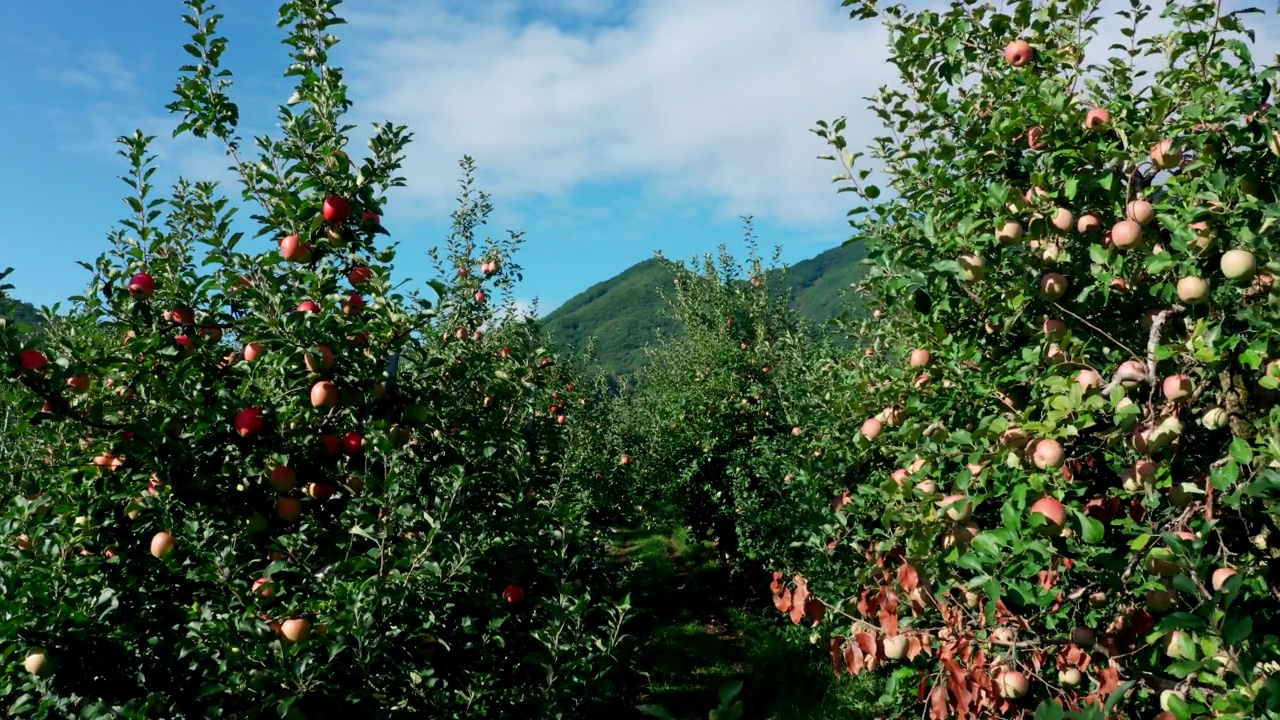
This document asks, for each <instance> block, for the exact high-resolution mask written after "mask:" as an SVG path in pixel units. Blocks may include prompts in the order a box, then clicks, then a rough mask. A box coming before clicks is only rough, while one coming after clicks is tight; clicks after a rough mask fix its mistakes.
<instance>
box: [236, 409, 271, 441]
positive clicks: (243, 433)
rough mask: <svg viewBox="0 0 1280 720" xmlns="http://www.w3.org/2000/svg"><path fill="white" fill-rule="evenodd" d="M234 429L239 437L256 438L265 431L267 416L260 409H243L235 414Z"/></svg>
mask: <svg viewBox="0 0 1280 720" xmlns="http://www.w3.org/2000/svg"><path fill="white" fill-rule="evenodd" d="M235 429H236V432H238V433H240V437H245V438H248V437H257V436H258V435H261V434H262V433H263V432H264V431H265V430H266V429H267V415H266V413H264V412H263V411H262V408H256V407H248V408H245V409H243V410H241V411H240V412H239V413H237V414H236V421H235Z"/></svg>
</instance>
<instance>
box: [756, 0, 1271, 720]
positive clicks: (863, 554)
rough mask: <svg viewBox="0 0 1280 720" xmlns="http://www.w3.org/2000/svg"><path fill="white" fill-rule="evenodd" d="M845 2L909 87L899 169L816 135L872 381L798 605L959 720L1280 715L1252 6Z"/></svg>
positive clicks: (885, 112)
mask: <svg viewBox="0 0 1280 720" xmlns="http://www.w3.org/2000/svg"><path fill="white" fill-rule="evenodd" d="M844 5H845V6H847V7H849V8H850V10H851V14H852V16H853V17H854V18H857V19H860V20H867V19H870V18H878V19H879V21H880V22H883V23H884V25H885V27H886V28H887V30H888V35H889V51H890V61H891V62H892V64H893V65H894V67H895V68H897V70H898V79H897V82H895V83H894V84H893V85H890V86H886V87H883V88H881V89H880V91H879V92H878V93H877V94H876V95H875V96H874V97H871V98H869V101H870V103H871V107H872V108H873V109H874V112H875V113H876V115H877V116H878V117H879V118H880V119H881V120H882V121H883V123H884V128H883V130H882V131H881V132H880V133H878V134H877V136H876V137H875V138H874V140H873V141H872V142H871V145H870V148H869V151H867V152H865V153H864V152H860V151H857V150H855V149H854V148H852V147H850V144H849V140H848V138H847V132H848V130H849V124H848V121H847V120H845V119H839V120H835V121H830V122H822V123H819V125H818V127H817V128H816V129H815V132H816V133H817V134H818V135H820V136H821V137H822V138H823V139H824V140H825V141H826V142H827V143H829V144H830V146H831V154H830V155H828V156H826V157H827V159H829V160H832V161H834V162H835V163H836V164H837V165H838V166H839V167H840V170H839V174H838V175H837V177H836V180H837V182H838V183H839V185H840V190H841V191H843V192H850V193H852V194H853V195H854V196H856V197H857V198H859V200H860V201H861V202H860V203H859V206H858V207H856V208H855V209H854V210H853V211H851V213H850V215H851V221H850V222H851V225H852V226H853V227H854V228H855V232H856V235H857V237H858V238H859V239H860V241H862V242H865V243H867V246H868V251H869V258H870V266H869V273H870V274H869V277H868V280H867V282H866V283H865V292H866V293H867V294H868V299H867V306H868V307H873V308H879V310H877V311H876V312H875V314H874V316H873V317H872V318H870V319H868V320H867V321H866V322H865V323H864V325H863V327H862V328H861V330H860V332H858V333H857V334H855V336H854V338H853V339H854V340H855V343H857V344H858V345H859V346H860V347H867V348H869V349H872V350H873V351H874V353H875V355H874V357H873V358H871V359H868V360H867V361H866V364H865V366H864V367H863V368H861V370H860V372H861V373H862V374H863V376H864V377H863V380H862V381H861V382H853V383H852V384H851V387H853V388H855V389H856V392H857V394H856V395H852V396H849V397H846V398H843V399H841V400H839V401H838V403H837V405H842V406H847V407H850V408H855V409H859V410H860V411H861V412H862V418H863V422H862V424H861V426H860V429H859V431H858V432H857V433H856V434H853V435H852V436H849V437H847V438H846V439H845V440H843V441H842V442H841V443H840V444H838V445H836V446H834V447H832V448H831V450H830V451H829V452H827V453H824V455H823V456H821V457H818V458H813V459H812V460H811V461H810V462H809V463H808V467H806V468H804V469H803V470H802V471H801V472H800V473H798V475H797V482H799V483H804V484H808V485H810V486H812V487H815V488H818V489H821V490H824V491H826V492H827V493H828V496H829V497H830V498H833V502H832V505H831V508H830V509H828V510H827V520H826V521H825V522H824V523H822V524H821V525H819V526H817V527H814V528H813V529H812V532H810V533H809V541H808V545H809V553H808V555H807V557H806V558H805V559H804V560H803V561H801V562H797V563H791V564H788V565H786V566H784V567H783V568H782V569H785V570H786V572H785V573H784V572H782V571H781V570H780V571H779V572H778V573H777V574H776V575H775V580H774V583H773V586H772V590H773V595H774V598H775V602H776V604H777V606H778V608H779V609H780V610H784V611H786V612H789V613H791V615H792V618H793V619H796V620H797V621H800V620H804V622H805V624H806V625H816V626H817V628H818V631H819V632H820V633H821V637H822V638H823V644H824V647H825V648H826V649H827V650H828V651H829V654H830V657H831V661H832V664H833V668H834V669H835V670H836V671H837V672H850V673H861V672H866V671H874V672H880V671H882V668H884V667H888V668H892V672H893V674H894V676H895V677H896V678H898V679H900V680H901V681H902V682H904V683H908V684H909V687H910V692H911V693H913V694H915V696H916V697H918V698H919V701H920V703H921V708H920V714H921V715H922V716H925V717H931V718H935V719H937V720H942V718H949V717H956V718H988V717H990V718H994V717H1019V716H1026V717H1030V716H1032V714H1035V717H1037V718H1054V717H1063V716H1064V714H1067V713H1070V714H1071V716H1073V717H1089V718H1102V717H1130V718H1150V717H1153V716H1158V717H1160V718H1162V720H1164V719H1167V718H1180V719H1181V718H1190V717H1206V716H1210V715H1212V716H1216V717H1231V718H1258V717H1277V716H1280V677H1277V676H1276V675H1275V673H1274V669H1275V667H1276V665H1275V663H1276V662H1277V660H1280V633H1277V631H1276V628H1277V627H1280V614H1278V613H1277V610H1276V607H1277V604H1276V599H1277V596H1278V595H1280V589H1278V586H1280V583H1277V575H1276V563H1277V558H1278V557H1280V527H1278V526H1277V521H1278V519H1280V510H1278V508H1277V498H1278V495H1280V407H1278V406H1277V399H1280V395H1277V393H1276V388H1277V384H1278V382H1280V360H1277V358H1280V335H1278V334H1277V330H1276V328H1277V327H1280V325H1278V321H1280V298H1277V296H1276V294H1275V293H1274V292H1273V285H1274V273H1275V272H1276V271H1277V270H1280V238H1278V237H1277V234H1276V228H1277V225H1276V220H1277V217H1278V216H1280V204H1277V202H1276V200H1277V195H1276V192H1277V188H1278V183H1280V159H1278V158H1280V134H1278V133H1277V131H1278V130H1280V120H1277V119H1276V117H1275V116H1274V114H1273V112H1272V110H1271V107H1270V105H1269V104H1268V102H1267V101H1268V98H1269V97H1270V95H1271V92H1272V87H1273V84H1274V82H1275V79H1276V73H1277V69H1278V67H1277V65H1276V64H1275V63H1274V61H1273V62H1271V63H1270V64H1265V63H1260V62H1258V61H1257V60H1256V59H1255V58H1254V57H1253V46H1252V44H1251V42H1250V41H1251V40H1252V39H1253V38H1254V36H1255V30H1256V29H1255V28H1251V27H1250V26H1249V25H1248V24H1247V22H1248V21H1249V20H1250V19H1251V17H1250V12H1251V11H1249V10H1247V9H1236V10H1233V9H1230V8H1228V7H1226V5H1225V4H1223V3H1217V2H1205V1H1201V0H1162V1H1161V2H1159V3H1158V6H1159V7H1158V11H1157V10H1156V9H1153V8H1152V7H1150V6H1149V5H1147V4H1146V3H1143V2H1140V0H1134V1H1133V2H1126V3H1123V4H1122V7H1119V8H1112V9H1111V10H1108V11H1105V12H1104V10H1103V9H1102V8H1100V7H1099V4H1098V3H1095V2H1086V1H1084V0H1047V1H1045V2H1030V1H1029V0H1021V1H1015V2H1009V3H998V4H992V3H988V2H983V1H978V0H972V1H968V0H966V1H965V2H957V3H953V4H951V5H950V6H948V7H945V8H939V9H931V10H911V9H909V8H908V7H906V6H904V5H901V4H885V3H879V2H875V0H845V2H844ZM877 183H879V185H878V184H877ZM881 185H883V186H884V188H885V189H884V195H885V197H883V198H882V197H881V193H882V190H881ZM856 357H857V356H855V358H856ZM833 409H835V408H833ZM833 417H834V413H833ZM826 422H831V423H835V420H834V419H829V420H827V421H826ZM849 478H856V482H853V483H850V484H846V482H847V479H849ZM815 608H819V609H820V610H821V612H817V613H815V612H814V609H815ZM904 692H905V690H904ZM1037 708H1038V710H1037Z"/></svg>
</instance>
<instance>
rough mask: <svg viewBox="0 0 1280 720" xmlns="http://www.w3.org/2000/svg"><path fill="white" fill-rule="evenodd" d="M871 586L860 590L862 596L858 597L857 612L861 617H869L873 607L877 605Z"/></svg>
mask: <svg viewBox="0 0 1280 720" xmlns="http://www.w3.org/2000/svg"><path fill="white" fill-rule="evenodd" d="M872 592H873V591H872V590H871V588H867V589H865V590H863V591H862V596H861V597H859V598H858V612H859V613H860V614H861V615H862V616H863V617H871V613H872V612H874V611H875V610H874V609H875V607H876V606H877V605H878V603H877V602H876V598H875V597H874V596H873V595H872Z"/></svg>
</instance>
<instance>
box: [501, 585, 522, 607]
mask: <svg viewBox="0 0 1280 720" xmlns="http://www.w3.org/2000/svg"><path fill="white" fill-rule="evenodd" d="M502 599H503V600H506V601H507V602H509V603H512V604H515V603H518V602H523V601H524V588H522V587H520V586H519V585H508V586H507V587H506V588H504V589H503V590H502Z"/></svg>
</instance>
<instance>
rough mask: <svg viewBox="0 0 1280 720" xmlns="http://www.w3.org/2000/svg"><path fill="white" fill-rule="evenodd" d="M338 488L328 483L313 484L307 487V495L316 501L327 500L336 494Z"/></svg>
mask: <svg viewBox="0 0 1280 720" xmlns="http://www.w3.org/2000/svg"><path fill="white" fill-rule="evenodd" d="M337 490H338V486H336V485H334V484H333V483H331V482H328V481H321V482H313V483H311V484H310V485H307V494H308V495H310V496H311V497H313V498H315V499H316V500H328V499H329V498H331V497H333V494H334V493H335V492H337Z"/></svg>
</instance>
